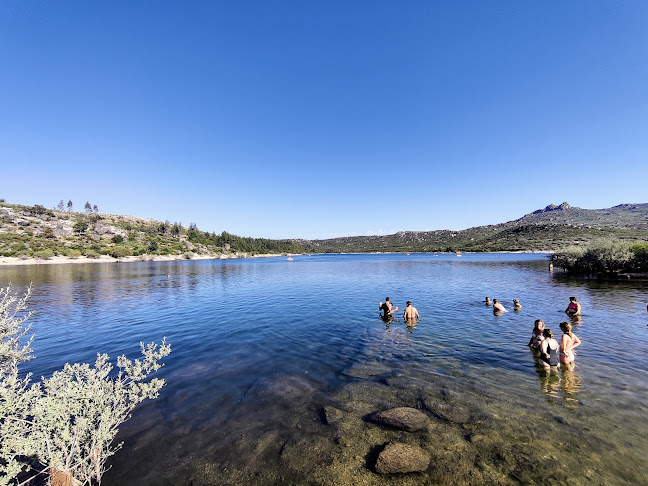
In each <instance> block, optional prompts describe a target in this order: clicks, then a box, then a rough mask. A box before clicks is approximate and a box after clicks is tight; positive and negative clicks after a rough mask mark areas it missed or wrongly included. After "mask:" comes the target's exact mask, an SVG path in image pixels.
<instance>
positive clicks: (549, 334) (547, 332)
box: [542, 328, 553, 338]
mask: <svg viewBox="0 0 648 486" xmlns="http://www.w3.org/2000/svg"><path fill="white" fill-rule="evenodd" d="M542 335H543V336H544V337H546V338H552V337H553V331H552V330H551V329H548V328H547V329H545V330H544V331H542Z"/></svg>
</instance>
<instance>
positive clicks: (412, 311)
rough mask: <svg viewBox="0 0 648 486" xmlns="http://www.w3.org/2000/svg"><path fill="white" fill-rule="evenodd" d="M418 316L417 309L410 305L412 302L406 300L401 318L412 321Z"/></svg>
mask: <svg viewBox="0 0 648 486" xmlns="http://www.w3.org/2000/svg"><path fill="white" fill-rule="evenodd" d="M419 318H420V316H419V313H418V310H417V309H416V307H414V306H413V305H412V302H411V301H409V300H408V301H407V304H406V307H405V312H403V319H405V320H406V321H414V320H417V319H419Z"/></svg>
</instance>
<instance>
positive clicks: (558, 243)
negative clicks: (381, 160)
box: [302, 203, 648, 253]
mask: <svg viewBox="0 0 648 486" xmlns="http://www.w3.org/2000/svg"><path fill="white" fill-rule="evenodd" d="M601 238H614V239H621V240H628V241H645V240H648V204H621V205H619V206H615V207H613V208H608V209H582V208H577V207H573V206H570V205H569V204H567V203H563V204H561V205H559V206H555V205H553V204H551V205H549V206H547V207H546V208H544V209H539V210H537V211H534V212H533V213H530V214H527V215H525V216H523V217H521V218H520V219H517V220H515V221H509V222H507V223H500V224H496V225H488V226H478V227H474V228H468V229H465V230H461V231H451V230H436V231H400V232H398V233H396V234H393V235H386V236H357V237H347V238H333V239H327V240H314V241H303V242H302V243H303V244H304V245H305V246H307V247H309V248H310V251H311V252H349V253H351V252H367V251H386V252H387V251H389V252H403V251H411V252H413V251H421V252H430V251H448V252H454V251H554V250H559V249H561V248H565V247H567V246H570V245H583V244H586V243H589V242H591V241H594V240H597V239H601Z"/></svg>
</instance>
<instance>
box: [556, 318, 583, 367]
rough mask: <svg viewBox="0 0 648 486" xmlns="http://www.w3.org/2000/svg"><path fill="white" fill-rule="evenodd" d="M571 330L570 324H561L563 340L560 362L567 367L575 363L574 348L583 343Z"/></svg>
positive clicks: (561, 341)
mask: <svg viewBox="0 0 648 486" xmlns="http://www.w3.org/2000/svg"><path fill="white" fill-rule="evenodd" d="M571 328H572V327H571V324H570V323H569V322H561V323H560V330H561V331H562V332H563V336H562V339H561V340H560V362H561V363H563V364H566V365H568V364H571V363H573V362H574V359H575V352H574V348H575V347H576V346H578V345H579V344H580V343H581V341H580V339H578V336H576V334H574V333H573V332H571Z"/></svg>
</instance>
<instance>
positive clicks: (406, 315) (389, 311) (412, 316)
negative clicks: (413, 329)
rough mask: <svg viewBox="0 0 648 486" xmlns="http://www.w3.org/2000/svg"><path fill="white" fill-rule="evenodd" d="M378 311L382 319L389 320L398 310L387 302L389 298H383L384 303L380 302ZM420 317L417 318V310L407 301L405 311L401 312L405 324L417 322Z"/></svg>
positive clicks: (389, 301)
mask: <svg viewBox="0 0 648 486" xmlns="http://www.w3.org/2000/svg"><path fill="white" fill-rule="evenodd" d="M378 310H380V311H381V312H382V313H383V314H382V318H383V319H391V318H393V317H394V314H395V313H396V311H397V310H398V307H394V306H393V305H392V303H391V300H389V297H385V302H380V303H379V304H378ZM420 317H421V316H419V313H418V310H417V309H416V307H414V306H413V305H412V302H411V301H409V300H408V301H407V303H406V304H405V310H404V311H403V319H404V320H405V321H406V322H407V321H409V322H413V321H417V320H418V319H419V318H420Z"/></svg>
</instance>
